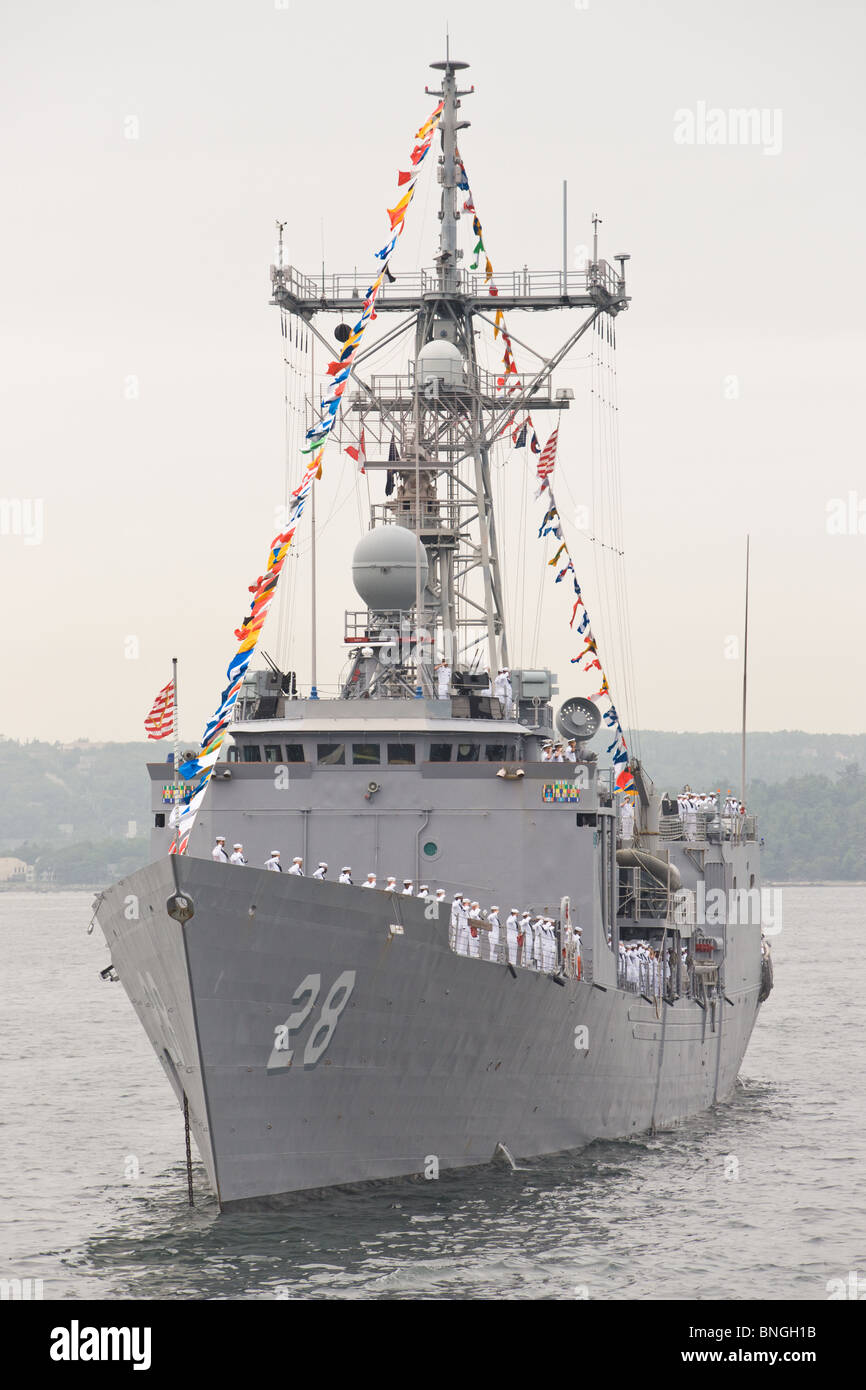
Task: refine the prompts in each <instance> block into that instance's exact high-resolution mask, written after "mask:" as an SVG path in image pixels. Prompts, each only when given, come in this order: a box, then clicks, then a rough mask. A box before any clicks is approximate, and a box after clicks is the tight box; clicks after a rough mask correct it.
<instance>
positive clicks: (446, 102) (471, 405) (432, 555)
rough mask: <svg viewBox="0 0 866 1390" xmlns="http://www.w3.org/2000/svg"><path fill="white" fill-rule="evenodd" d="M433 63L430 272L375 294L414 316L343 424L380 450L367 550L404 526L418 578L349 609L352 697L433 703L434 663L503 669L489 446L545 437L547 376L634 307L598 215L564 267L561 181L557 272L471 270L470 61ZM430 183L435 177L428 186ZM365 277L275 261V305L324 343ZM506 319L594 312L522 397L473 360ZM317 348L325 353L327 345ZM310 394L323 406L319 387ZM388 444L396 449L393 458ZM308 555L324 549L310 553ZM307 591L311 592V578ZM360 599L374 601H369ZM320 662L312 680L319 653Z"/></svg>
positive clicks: (557, 406) (364, 363) (388, 306)
mask: <svg viewBox="0 0 866 1390" xmlns="http://www.w3.org/2000/svg"><path fill="white" fill-rule="evenodd" d="M431 67H432V68H433V69H434V70H435V71H436V72H437V74H439V75H440V82H439V85H438V86H437V87H435V88H430V87H426V88H425V91H426V92H427V94H428V95H430V96H433V97H435V98H436V99H437V101H438V100H441V102H442V112H441V118H440V122H439V137H440V141H441V146H440V153H439V155H438V166H437V175H438V181H439V185H440V208H439V221H440V227H439V235H438V246H437V248H436V251H435V253H434V255H433V258H432V259H433V267H432V269H431V268H430V266H429V263H428V267H427V269H422V270H418V271H416V272H414V273H413V271H412V269H411V268H407V269H406V270H401V272H400V273H399V274H398V275H397V276H390V277H389V279H388V281H387V283H386V284H385V285H383V286H382V289H381V290H380V293H379V295H378V298H377V301H376V311H377V315H378V316H381V315H382V314H385V313H388V312H392V313H396V314H399V315H401V316H404V315H408V316H409V317H408V318H407V319H404V321H403V322H402V323H400V324H398V326H397V327H396V328H395V329H394V330H393V331H392V332H391V333H388V334H386V335H385V336H384V337H383V338H382V339H380V340H379V342H376V343H374V344H373V345H372V346H370V347H369V348H367V349H366V350H365V351H364V352H362V353H361V354H360V355H359V357H358V359H357V361H356V363H355V366H354V368H353V371H352V375H351V378H350V381H349V383H348V384H347V388H346V392H345V394H344V396H343V410H344V420H345V422H346V424H347V426H348V427H349V430H350V434H351V436H352V438H353V439H358V438H359V437H360V434H361V431H362V430H363V429H364V427H365V426H366V429H367V436H368V437H370V436H372V435H376V436H377V437H378V438H379V439H380V440H381V441H382V446H383V447H382V450H381V453H382V457H381V458H379V459H376V458H375V457H373V454H372V451H370V453H368V455H367V465H366V471H367V482H368V488H370V490H371V493H372V498H373V500H372V501H371V506H370V531H371V532H374V533H382V534H381V535H380V536H376V537H374V539H373V540H372V541H371V542H370V545H371V546H372V553H374V554H378V553H379V551H378V550H377V545H378V544H379V541H380V540H381V542H382V546H383V551H382V553H383V554H384V553H385V552H388V551H390V552H393V551H394V543H395V541H396V539H397V538H395V537H394V535H393V534H390V535H385V534H384V533H385V532H386V531H388V530H390V528H393V527H395V526H396V527H402V528H404V529H405V530H406V531H408V532H409V533H410V534H411V535H412V537H413V540H414V546H412V547H410V548H409V549H402V548H401V547H400V546H399V545H398V546H397V547H396V548H397V550H399V551H400V553H401V554H403V555H405V557H406V561H408V564H409V565H414V571H415V573H414V583H413V582H412V581H411V580H410V592H411V594H412V597H411V598H409V597H407V596H405V589H402V590H399V589H395V590H394V591H393V592H394V593H397V592H399V593H400V595H401V597H400V599H399V605H398V603H397V602H394V603H393V604H392V610H391V611H389V612H384V611H383V612H378V611H373V610H372V609H370V607H369V606H368V607H367V609H366V610H361V611H354V612H347V614H346V627H345V632H344V643H345V649H346V650H347V652H348V654H349V656H350V661H351V669H350V671H349V673H348V674H347V676H346V677H345V679H344V683H343V688H342V694H343V698H350V697H360V696H367V695H376V696H377V697H380V696H383V697H401V698H411V697H412V696H413V695H414V696H416V697H417V695H418V694H419V691H420V693H422V694H428V693H432V691H433V690H434V688H435V681H434V680H433V663H434V662H435V660H436V659H437V657H438V655H440V654H441V655H442V656H444V657H445V658H446V659H447V661H448V664H449V665H451V666H452V667H453V668H454V669H455V670H473V669H475V670H477V668H478V667H479V666H481V667H482V668H483V666H484V665H485V656H484V653H485V651H486V664H487V666H488V667H489V669H490V671H491V673H493V672H495V671H496V669H497V668H498V667H499V666H507V665H508V662H509V644H508V635H507V631H506V613H505V594H504V585H503V579H502V573H501V566H500V558H499V548H498V542H497V527H496V516H495V509H494V502H493V486H492V453H493V449H494V446H495V445H496V442H497V441H498V440H500V439H501V438H503V437H504V438H506V439H507V437H508V435H509V432H510V429H511V428H512V427H513V424H514V422H515V420H518V419H520V417H521V416H525V415H526V414H527V413H528V412H529V411H530V410H531V413H532V418H533V420H534V422H535V423H536V425H537V426H538V427H539V434H540V433H541V427H542V425H541V422H542V421H543V418H544V413H545V412H546V411H550V410H555V411H557V412H560V411H562V410H563V409H567V408H568V401H567V400H564V399H562V398H560V395H559V394H558V393H555V392H554V389H553V382H552V375H553V372H554V371H555V369H556V368H557V367H558V366H559V364H560V362H562V361H563V359H564V358H565V357H566V356H567V354H568V353H569V352H570V351H571V350H572V348H573V347H574V346H575V344H576V343H577V342H578V340H579V339H580V337H581V336H582V335H583V334H584V333H585V332H586V331H587V330H588V329H589V328H590V327H591V326H592V324H593V323H594V322H595V320H596V319H597V318H598V317H599V316H600V315H601V314H602V313H607V314H609V315H611V316H612V317H613V316H615V315H616V314H618V313H620V312H622V310H624V309H626V308H627V307H628V302H629V297H628V294H627V292H626V285H625V276H624V260H625V259H627V258H626V257H624V258H623V264H621V265H620V269H619V274H617V271H616V269H615V268H613V267H611V266H610V265H609V264H608V263H607V262H606V261H603V260H602V261H599V260H598V225H599V222H600V219H599V218H598V217H596V218H595V219H594V231H595V236H594V239H593V263H592V265H590V266H588V267H584V268H582V269H580V270H577V271H571V270H569V268H568V263H567V258H568V223H567V202H566V199H567V186H566V185H565V183H564V184H563V266H562V271H561V273H558V272H554V274H553V275H551V274H550V272H549V271H548V272H547V273H544V272H541V273H535V272H531V271H529V270H528V268H527V267H524V268H523V270H521V271H515V272H508V273H501V272H500V273H499V274H497V275H496V277H495V280H494V279H492V278H491V273H490V272H487V271H485V266H484V261H483V260H482V262H481V266H480V268H479V271H478V273H475V271H473V269H472V268H471V267H468V268H464V267H463V265H462V264H461V262H462V257H463V251H462V249H461V248H459V247H458V223H459V222H460V219H461V216H462V217H466V216H469V217H472V216H473V214H474V207H473V206H472V205H471V204H468V203H467V206H466V207H465V208H464V207H463V200H464V198H468V194H467V193H466V192H465V189H466V186H467V180H466V177H465V174H464V166H463V156H464V153H465V152H464V151H463V150H462V149H461V148H460V145H459V143H458V141H459V140H460V139H461V138H462V137H461V136H460V132H462V131H463V130H465V129H466V128H467V127H468V125H469V122H468V121H466V120H463V119H462V116H461V104H462V98H465V97H467V96H469V95H471V94H472V93H473V92H474V87H471V86H470V87H468V88H466V89H463V88H461V87H459V86H458V81H459V77H460V74H461V73H462V71H463V70H464V69H465V68H467V67H468V64H467V63H462V62H458V61H457V60H456V59H454V58H452V57H451V54H450V45H449V47H448V51H447V56H446V58H445V59H444V60H442V61H439V62H435V63H432V64H431ZM431 153H432V152H431ZM430 158H431V156H430V155H428V160H429V159H430ZM431 172H432V171H431V170H429V169H427V170H426V176H427V177H429V176H430V174H431ZM461 184H463V186H464V191H461V188H460V185H461ZM460 239H461V240H462V238H460ZM356 282H357V276H352V275H345V274H338V273H334V272H328V273H324V271H323V273H322V277H321V281H319V280H318V279H313V278H312V277H310V276H307V275H304V274H302V273H301V272H300V271H298V270H296V269H295V268H294V267H292V266H283V265H279V266H272V267H271V284H272V299H271V302H272V303H273V304H275V305H278V306H280V307H281V308H282V309H283V310H284V311H285V312H286V313H291V314H295V315H298V316H299V317H301V318H303V319H304V320H305V322H306V323H307V324H308V325H309V326H310V327H311V329H312V332H313V334H314V335H316V329H315V328H314V327H313V324H312V321H313V319H314V317H315V315H316V314H318V313H335V314H339V315H340V316H342V317H346V318H349V319H352V318H353V317H354V316H356V315H357V313H358V310H359V306H360V305H361V304H362V299H361V296H360V295H359V293H358V287H357V283H356ZM500 309H501V310H502V311H503V312H508V311H510V310H513V309H523V310H529V309H531V310H534V311H538V310H542V311H548V310H557V311H562V310H589V311H590V312H589V314H588V316H583V321H582V322H581V323H580V324H579V325H577V326H575V325H574V324H573V323H572V324H571V326H570V327H569V329H568V332H567V335H566V337H565V340H564V341H563V342H562V344H561V345H560V347H559V348H557V350H556V351H555V352H553V353H551V354H548V353H547V352H545V353H536V354H535V359H536V365H535V367H534V368H533V369H532V370H531V371H529V372H528V373H526V374H524V375H523V377H522V378H521V381H522V384H521V385H520V386H519V387H515V386H514V381H515V380H516V378H512V379H511V383H510V384H509V383H503V380H502V374H501V368H494V369H492V370H490V371H488V370H487V369H486V368H485V367H484V366H482V364H481V362H479V359H478V352H477V349H476V338H477V334H478V330H479V329H480V328H481V326H482V324H483V325H484V326H485V331H487V330H489V329H492V328H498V326H499V324H498V323H494V313H495V311H496V310H500ZM500 322H501V320H500ZM404 331H406V332H408V333H411V334H412V337H413V338H414V342H413V344H412V347H410V348H409V351H408V352H407V354H406V367H405V369H404V371H403V372H402V373H398V374H396V375H394V374H389V375H377V373H376V362H375V358H376V354H377V353H380V352H381V350H382V349H383V348H385V346H386V344H392V343H393V342H394V340H395V338H398V337H399V336H400V335H401V334H402V333H403V332H404ZM320 341H322V342H323V343H325V340H324V339H322V338H320ZM514 341H515V342H517V341H519V340H516V339H515V340H514ZM326 346H327V345H326ZM529 350H530V351H532V349H531V348H530V349H529ZM371 359H372V360H371ZM562 394H563V395H564V393H562ZM312 398H313V399H312V409H313V411H315V391H313V392H312ZM389 440H390V441H391V442H392V444H393V445H394V448H393V449H389V447H388V441H389ZM389 473H390V475H391V484H390V487H389V488H388V490H386V491H385V494H384V497H382V493H381V490H380V487H377V484H378V483H379V482H380V479H381V480H385V479H386V478H387V477H388V475H389ZM377 494H378V496H377ZM368 535H369V533H368ZM365 540H366V538H365ZM314 546H315V541H314V542H313V554H314V555H315V549H314ZM422 547H423V549H422ZM367 553H369V552H367ZM410 556H412V557H413V558H412V559H409V557H410ZM374 563H375V561H374ZM425 569H426V580H425V578H424V572H425ZM313 586H314V589H315V574H314V577H313ZM367 592H369V593H372V592H373V590H372V589H370V590H367ZM362 601H364V602H367V600H366V599H364V598H363V595H362ZM377 601H379V600H377ZM401 606H402V607H401ZM411 607H414V627H415V633H416V640H415V641H414V642H412V641H409V642H403V641H401V642H400V643H399V647H400V654H399V660H398V661H397V662H396V663H395V662H394V661H393V660H391V659H390V658H389V659H388V660H386V659H385V657H384V655H383V650H382V649H383V648H384V647H385V646H386V645H387V644H388V639H387V638H386V636H385V634H386V633H387V632H388V631H389V629H390V628H391V627H399V628H400V629H401V630H405V629H404V624H405V620H406V618H407V617H409V616H410V608H411ZM421 630H424V631H426V632H428V633H429V636H430V639H431V640H430V641H429V642H428V641H427V640H426V639H425V640H424V642H421V641H420V640H418V639H419V637H420V631H421ZM365 652H366V655H364V653H365ZM313 661H314V666H313V676H314V684H315V675H316V672H315V650H314V657H313Z"/></svg>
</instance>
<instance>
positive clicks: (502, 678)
mask: <svg viewBox="0 0 866 1390" xmlns="http://www.w3.org/2000/svg"><path fill="white" fill-rule="evenodd" d="M493 694H494V695H495V696H496V698H497V700H498V701H499V703H500V705H501V706H502V714H503V717H504V718H507V717H508V715H509V714H510V713H511V699H512V690H511V680H510V678H509V675H508V672H507V671H506V670H505V668H504V667H502V668H500V670H499V671H498V673H497V675H496V679H495V680H494V682H493Z"/></svg>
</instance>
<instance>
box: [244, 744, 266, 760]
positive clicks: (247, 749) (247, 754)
mask: <svg viewBox="0 0 866 1390" xmlns="http://www.w3.org/2000/svg"><path fill="white" fill-rule="evenodd" d="M243 754H244V762H245V763H260V762H261V760H262V750H261V748H260V747H259V745H258V744H257V743H245V744H244V747H243Z"/></svg>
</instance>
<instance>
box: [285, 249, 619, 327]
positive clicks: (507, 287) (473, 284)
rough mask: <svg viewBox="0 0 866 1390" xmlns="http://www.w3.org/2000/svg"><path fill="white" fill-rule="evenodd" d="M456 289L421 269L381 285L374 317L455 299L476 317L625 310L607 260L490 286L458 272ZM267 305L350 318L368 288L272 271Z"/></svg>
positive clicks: (509, 274)
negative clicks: (510, 312)
mask: <svg viewBox="0 0 866 1390" xmlns="http://www.w3.org/2000/svg"><path fill="white" fill-rule="evenodd" d="M455 275H456V288H455V289H453V290H452V289H448V290H444V289H442V287H441V276H440V271H439V270H438V268H436V267H425V268H423V269H421V270H418V271H411V272H407V273H404V274H402V275H395V276H394V279H393V281H388V282H386V283H385V284H384V285H383V286H382V288H381V289H380V291H379V294H378V296H377V298H376V313H377V314H380V313H382V312H383V311H385V310H390V311H391V312H394V313H404V314H405V313H415V312H417V311H418V310H420V309H421V308H423V306H424V304H425V303H429V302H430V301H431V300H434V301H435V300H442V299H453V300H460V301H461V303H462V304H463V306H464V307H465V308H469V309H472V310H473V311H475V312H478V311H480V310H484V309H488V310H490V311H493V310H496V309H502V310H507V309H531V310H539V309H593V308H595V309H598V308H601V309H605V310H607V312H608V313H611V314H618V313H619V312H620V311H621V310H622V309H625V308H626V306H627V305H628V300H629V296H628V295H627V294H626V290H625V280H624V278H623V277H622V276H620V275H619V274H618V272H617V271H616V270H614V268H613V267H612V266H611V265H609V264H608V262H607V261H598V262H596V263H593V264H590V265H587V266H586V267H585V269H583V270H569V271H563V270H542V271H536V270H529V269H528V268H527V267H525V266H524V268H523V269H522V270H509V271H505V272H503V273H500V272H498V271H497V273H496V279H495V286H494V287H493V290H491V285H490V283H486V282H485V278H484V276H483V275H482V274H480V273H478V274H476V273H475V272H473V271H469V270H463V269H458V270H456V271H455ZM271 286H272V296H271V301H270V302H271V303H272V304H276V305H278V306H279V307H280V308H282V309H286V310H288V311H289V312H290V313H295V314H303V315H305V316H307V317H309V316H310V315H311V314H315V313H349V312H353V311H355V310H357V311H358V312H359V313H360V311H361V309H362V307H363V303H364V296H365V294H366V291H367V288H368V286H367V285H366V284H365V283H364V280H363V277H360V276H359V275H358V274H357V273H356V272H348V273H346V272H337V271H333V272H328V273H327V274H322V275H320V276H318V277H316V278H313V277H311V276H309V275H304V274H302V272H301V271H299V270H296V269H295V267H294V266H282V267H280V266H275V265H272V266H271Z"/></svg>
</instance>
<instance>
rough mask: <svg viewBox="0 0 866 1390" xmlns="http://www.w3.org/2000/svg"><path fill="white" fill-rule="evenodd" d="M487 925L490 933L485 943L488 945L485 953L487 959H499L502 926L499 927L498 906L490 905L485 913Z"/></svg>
mask: <svg viewBox="0 0 866 1390" xmlns="http://www.w3.org/2000/svg"><path fill="white" fill-rule="evenodd" d="M487 925H488V926H489V928H490V935H489V936H488V938H487V943H488V947H489V950H488V953H487V959H488V960H499V959H500V950H499V947H500V942H501V939H502V927H501V924H500V921H499V908H498V907H496V906H494V907H491V909H490V911H489V912H488V914H487Z"/></svg>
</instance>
